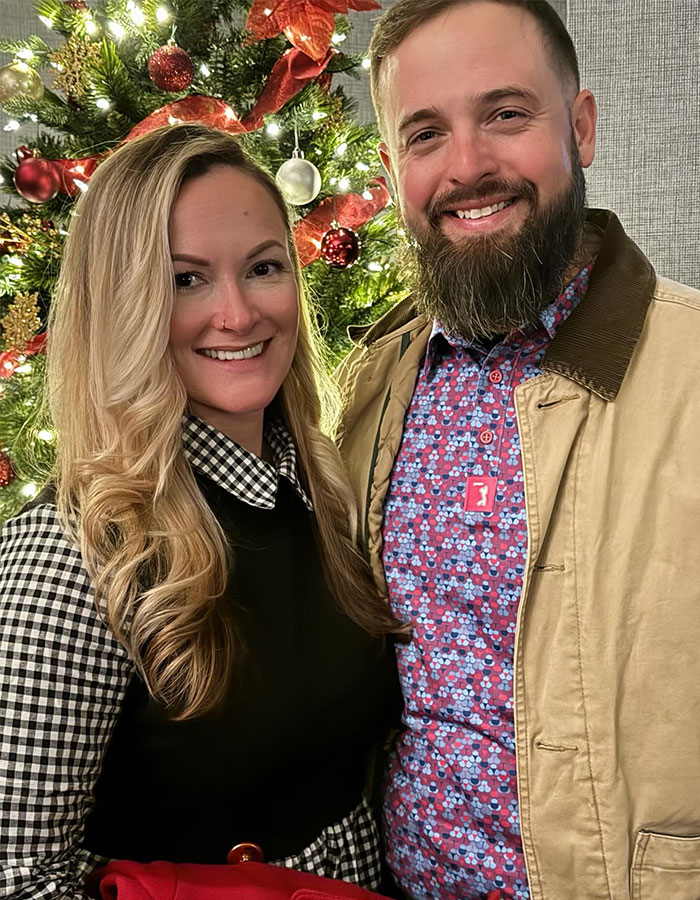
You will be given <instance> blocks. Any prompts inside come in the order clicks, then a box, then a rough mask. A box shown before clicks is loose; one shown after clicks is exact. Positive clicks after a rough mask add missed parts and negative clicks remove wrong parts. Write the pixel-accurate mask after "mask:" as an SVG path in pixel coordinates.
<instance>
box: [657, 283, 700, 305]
mask: <svg viewBox="0 0 700 900" xmlns="http://www.w3.org/2000/svg"><path fill="white" fill-rule="evenodd" d="M653 299H654V301H656V302H658V303H674V304H680V305H681V306H685V307H688V308H689V309H691V310H693V311H694V312H698V313H700V290H697V289H696V288H693V287H690V285H687V284H681V283H680V282H679V281H672V280H671V279H670V278H662V277H657V279H656V285H655V287H654V295H653Z"/></svg>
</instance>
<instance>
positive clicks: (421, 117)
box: [399, 106, 441, 134]
mask: <svg viewBox="0 0 700 900" xmlns="http://www.w3.org/2000/svg"><path fill="white" fill-rule="evenodd" d="M440 117H441V113H440V110H439V109H438V108H437V106H424V107H423V108H422V109H417V110H415V112H412V113H409V114H408V115H407V116H404V117H403V119H401V121H400V122H399V134H402V133H403V132H404V131H406V129H407V128H410V127H411V126H412V125H415V124H416V122H426V121H429V120H435V119H439V118H440Z"/></svg>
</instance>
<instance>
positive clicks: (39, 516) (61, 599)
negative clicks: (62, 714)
mask: <svg viewBox="0 0 700 900" xmlns="http://www.w3.org/2000/svg"><path fill="white" fill-rule="evenodd" d="M0 617H1V618H2V619H3V620H4V625H5V626H7V625H8V624H10V623H12V622H14V623H16V624H19V623H20V622H25V623H26V625H27V627H29V625H30V623H31V624H32V626H33V627H44V628H47V629H48V631H49V632H50V633H53V634H54V636H56V635H57V634H58V633H60V634H61V635H62V636H63V638H64V639H66V640H68V641H72V640H75V639H76V637H77V636H78V635H80V636H82V638H83V639H87V640H88V641H89V642H91V641H92V640H94V639H99V641H100V642H104V641H105V639H106V641H107V643H108V645H109V644H112V649H113V650H114V651H115V652H116V653H117V655H119V656H121V655H122V654H123V652H124V651H123V649H122V648H121V646H120V645H119V644H118V642H117V641H116V639H114V637H113V636H112V634H111V632H110V631H109V629H108V628H107V625H106V624H105V623H104V621H103V620H102V618H101V617H100V616H99V615H98V613H97V609H96V607H95V599H94V592H93V589H92V583H91V580H90V576H89V574H88V572H87V570H86V568H85V565H84V562H83V558H82V554H81V552H80V548H79V547H78V546H77V545H76V543H75V541H74V540H73V539H72V537H71V536H70V535H69V534H67V533H66V530H65V529H64V527H63V525H62V524H61V521H60V519H59V516H58V512H57V510H56V506H55V504H54V503H53V502H52V500H51V499H50V498H48V499H42V498H39V501H38V502H34V503H31V504H29V505H28V506H27V507H25V508H24V509H23V510H22V511H21V512H20V513H18V514H17V515H15V516H13V517H12V518H11V519H9V520H8V521H7V522H5V524H4V525H3V527H2V530H0Z"/></svg>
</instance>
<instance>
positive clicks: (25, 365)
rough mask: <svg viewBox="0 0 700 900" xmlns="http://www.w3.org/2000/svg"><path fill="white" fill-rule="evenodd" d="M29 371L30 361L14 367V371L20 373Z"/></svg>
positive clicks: (26, 373) (30, 367) (30, 369)
mask: <svg viewBox="0 0 700 900" xmlns="http://www.w3.org/2000/svg"><path fill="white" fill-rule="evenodd" d="M31 371H32V364H31V363H23V364H22V365H21V366H17V368H16V369H15V372H18V373H19V374H20V375H29V373H30V372H31ZM24 405H25V406H26V405H27V404H26V403H25V404H24Z"/></svg>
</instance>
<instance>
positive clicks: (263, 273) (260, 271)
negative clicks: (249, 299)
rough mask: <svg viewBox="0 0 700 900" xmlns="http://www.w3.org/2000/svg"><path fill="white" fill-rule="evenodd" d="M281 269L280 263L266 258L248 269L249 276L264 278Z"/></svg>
mask: <svg viewBox="0 0 700 900" xmlns="http://www.w3.org/2000/svg"><path fill="white" fill-rule="evenodd" d="M281 271H282V263H280V262H277V261H276V260H274V259H266V260H265V261H264V262H259V263H256V264H255V265H254V266H253V268H252V269H251V270H250V274H251V276H254V277H255V278H265V277H267V276H269V275H275V274H276V273H277V272H281Z"/></svg>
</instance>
